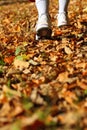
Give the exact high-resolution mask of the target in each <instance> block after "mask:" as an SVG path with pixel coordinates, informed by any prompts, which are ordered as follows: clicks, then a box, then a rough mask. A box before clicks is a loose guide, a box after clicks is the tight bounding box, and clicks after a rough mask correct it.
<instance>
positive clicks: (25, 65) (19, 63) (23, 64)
mask: <svg viewBox="0 0 87 130" xmlns="http://www.w3.org/2000/svg"><path fill="white" fill-rule="evenodd" d="M13 64H14V67H15V68H16V69H19V70H21V71H22V70H23V69H27V68H28V67H29V62H27V61H22V60H17V59H15V60H14V63H13Z"/></svg>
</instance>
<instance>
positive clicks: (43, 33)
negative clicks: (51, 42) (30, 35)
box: [36, 27, 52, 39]
mask: <svg viewBox="0 0 87 130" xmlns="http://www.w3.org/2000/svg"><path fill="white" fill-rule="evenodd" d="M51 34H52V30H51V29H50V28H48V27H43V28H41V29H39V30H38V31H37V34H36V35H37V37H39V39H49V38H51Z"/></svg>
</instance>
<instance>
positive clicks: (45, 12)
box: [35, 0, 69, 40]
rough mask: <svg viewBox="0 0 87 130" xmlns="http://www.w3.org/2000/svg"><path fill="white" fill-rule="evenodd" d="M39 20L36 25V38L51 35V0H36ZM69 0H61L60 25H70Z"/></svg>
mask: <svg viewBox="0 0 87 130" xmlns="http://www.w3.org/2000/svg"><path fill="white" fill-rule="evenodd" d="M35 3H36V7H37V11H38V22H37V25H36V40H38V39H42V38H50V37H51V33H52V30H51V20H50V16H49V0H36V1H35ZM68 4H69V0H59V10H58V25H57V26H58V27H60V26H63V25H68V16H67V12H68V11H67V10H68Z"/></svg>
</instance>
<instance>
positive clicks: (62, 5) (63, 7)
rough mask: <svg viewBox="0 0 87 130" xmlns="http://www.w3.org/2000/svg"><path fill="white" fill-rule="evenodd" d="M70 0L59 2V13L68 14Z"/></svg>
mask: <svg viewBox="0 0 87 130" xmlns="http://www.w3.org/2000/svg"><path fill="white" fill-rule="evenodd" d="M68 4H69V0H59V13H63V12H67V8H68Z"/></svg>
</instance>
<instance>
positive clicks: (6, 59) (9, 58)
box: [4, 56, 15, 64]
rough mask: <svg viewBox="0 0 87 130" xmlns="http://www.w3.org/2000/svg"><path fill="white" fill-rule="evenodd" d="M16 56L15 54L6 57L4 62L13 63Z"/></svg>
mask: <svg viewBox="0 0 87 130" xmlns="http://www.w3.org/2000/svg"><path fill="white" fill-rule="evenodd" d="M14 58H15V56H9V57H5V58H4V62H5V63H8V64H11V63H12V62H13V60H14Z"/></svg>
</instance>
